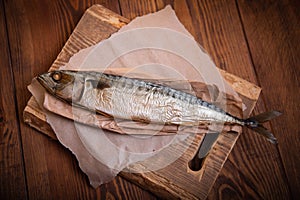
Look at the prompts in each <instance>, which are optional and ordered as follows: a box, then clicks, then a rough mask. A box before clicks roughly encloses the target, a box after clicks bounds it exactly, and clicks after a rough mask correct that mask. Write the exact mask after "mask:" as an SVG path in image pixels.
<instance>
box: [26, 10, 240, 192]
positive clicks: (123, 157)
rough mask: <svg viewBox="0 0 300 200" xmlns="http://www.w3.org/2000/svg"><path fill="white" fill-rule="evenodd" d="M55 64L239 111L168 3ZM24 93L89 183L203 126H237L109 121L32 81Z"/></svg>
mask: <svg viewBox="0 0 300 200" xmlns="http://www.w3.org/2000/svg"><path fill="white" fill-rule="evenodd" d="M183 41H186V43H185V42H183ZM195 66H196V67H195ZM61 69H72V70H85V71H86V70H93V71H99V72H103V71H104V72H106V73H111V74H117V75H125V76H128V77H133V78H140V79H143V80H145V79H147V80H152V82H158V83H162V84H165V85H168V86H171V87H173V88H175V89H180V90H184V91H186V92H189V93H193V94H196V95H197V96H199V97H201V98H203V99H204V100H207V101H212V102H214V103H216V104H218V105H219V106H220V107H222V108H223V109H225V110H227V111H229V112H230V113H232V114H234V115H237V116H238V115H240V111H241V100H240V99H239V97H238V96H237V94H236V93H235V92H234V91H233V90H232V89H231V88H230V86H229V85H228V84H227V83H226V82H225V81H224V80H223V78H222V77H221V75H220V74H219V72H218V70H217V69H216V68H215V65H214V64H213V62H212V61H211V59H210V58H209V56H208V55H207V54H206V53H205V52H203V50H202V49H201V48H200V47H199V46H198V44H197V43H196V42H195V41H194V39H193V38H192V36H191V35H190V34H189V33H188V31H187V30H186V29H185V28H184V27H183V25H182V24H181V23H180V22H179V21H178V19H177V17H176V15H175V12H174V11H173V10H172V8H171V7H170V6H167V7H166V8H165V9H163V10H161V11H159V12H157V13H154V14H149V15H146V16H143V17H138V18H136V19H134V20H133V21H132V22H131V23H129V24H128V25H127V26H124V27H122V28H121V29H120V31H119V32H118V33H116V34H113V35H112V36H111V37H110V38H109V39H108V40H105V41H102V42H100V43H99V44H97V45H94V46H91V47H89V48H87V49H83V50H81V51H80V52H78V53H77V54H75V55H74V56H73V57H72V58H71V59H70V61H69V63H68V64H67V65H66V66H64V67H62V68H61ZM29 90H30V92H31V93H32V94H33V96H34V97H35V98H36V99H37V101H38V103H39V105H40V106H41V107H43V108H46V109H45V113H46V117H47V122H48V123H49V124H50V125H51V127H52V128H53V130H54V132H55V133H56V135H57V138H58V139H59V141H60V142H61V143H62V144H63V145H64V146H65V147H67V148H69V149H70V150H71V151H72V152H73V153H74V154H75V156H76V158H77V159H78V161H79V165H80V167H81V169H82V170H83V171H84V172H85V173H86V174H87V175H88V177H89V180H90V183H91V185H92V186H93V187H97V186H99V185H100V184H102V183H105V182H108V181H110V180H111V179H112V178H113V177H114V176H116V175H117V173H118V172H120V171H121V170H123V169H124V168H125V167H127V166H129V165H130V164H132V163H135V162H138V161H143V160H145V159H147V158H149V157H151V156H154V155H155V156H157V155H159V153H160V151H161V150H163V149H165V148H168V146H170V145H174V144H175V145H176V144H181V143H182V142H183V143H184V141H185V140H186V139H187V137H192V136H193V135H194V134H201V133H204V132H206V131H207V130H208V129H213V130H215V129H217V130H219V131H222V130H234V131H240V127H239V126H222V127H213V126H207V125H203V126H199V127H184V126H170V125H169V126H163V125H155V124H149V125H145V124H142V123H137V122H132V121H127V120H120V119H110V118H106V117H105V116H101V115H96V114H95V113H92V112H89V111H84V110H82V109H79V108H76V107H72V106H70V105H66V104H65V103H62V102H60V101H59V100H57V99H55V98H54V97H52V96H51V95H49V94H47V93H45V91H44V89H43V88H42V87H41V86H40V85H39V84H38V83H37V82H36V81H35V80H34V81H33V82H32V84H31V85H30V86H29ZM50 111H51V112H50ZM70 119H72V120H70ZM73 120H75V121H78V122H80V123H76V122H74V121H73ZM88 125H91V126H88ZM97 127H98V128H97ZM99 128H101V129H99ZM111 131H113V132H111ZM116 133H121V134H116ZM153 135H155V136H153ZM185 145H186V148H188V144H185ZM182 153H183V152H182ZM180 155H181V154H180V153H179V154H178V153H177V154H176V155H175V154H174V157H173V158H168V161H167V162H166V163H164V162H162V164H161V166H160V167H164V166H166V165H168V164H171V162H172V161H175V160H176V159H177V158H178V157H180ZM147 170H155V169H147Z"/></svg>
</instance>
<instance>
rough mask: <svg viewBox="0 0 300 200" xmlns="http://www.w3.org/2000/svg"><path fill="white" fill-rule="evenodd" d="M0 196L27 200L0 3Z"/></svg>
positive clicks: (2, 7)
mask: <svg viewBox="0 0 300 200" xmlns="http://www.w3.org/2000/svg"><path fill="white" fill-rule="evenodd" d="M0 55H1V59H0V86H1V87H0V152H1V154H0V198H1V199H27V191H26V180H25V171H24V163H23V157H22V144H21V140H20V137H21V136H20V131H19V124H18V121H17V119H16V116H17V110H16V109H17V108H16V101H15V93H14V81H13V76H12V71H11V60H10V50H9V45H8V38H7V30H6V22H5V12H4V6H3V2H2V1H1V2H0Z"/></svg>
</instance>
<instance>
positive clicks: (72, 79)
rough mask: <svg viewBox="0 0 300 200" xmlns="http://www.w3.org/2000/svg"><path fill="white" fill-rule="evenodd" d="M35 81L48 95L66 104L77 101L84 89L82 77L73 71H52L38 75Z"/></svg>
mask: <svg viewBox="0 0 300 200" xmlns="http://www.w3.org/2000/svg"><path fill="white" fill-rule="evenodd" d="M37 80H38V81H39V82H40V84H41V85H42V86H43V87H44V88H45V89H46V90H47V91H48V92H49V93H50V94H52V95H54V96H56V97H58V98H60V99H63V100H65V101H67V102H73V101H77V100H78V99H79V98H80V96H81V93H82V91H83V88H84V77H81V76H78V75H77V73H76V72H75V71H52V72H48V73H45V74H41V75H39V76H38V77H37Z"/></svg>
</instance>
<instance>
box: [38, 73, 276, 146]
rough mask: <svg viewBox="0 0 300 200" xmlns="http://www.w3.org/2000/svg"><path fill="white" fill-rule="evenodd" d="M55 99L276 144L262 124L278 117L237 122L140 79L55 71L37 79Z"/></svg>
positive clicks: (269, 115) (99, 110)
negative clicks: (243, 133)
mask: <svg viewBox="0 0 300 200" xmlns="http://www.w3.org/2000/svg"><path fill="white" fill-rule="evenodd" d="M37 80H38V81H39V82H40V83H41V84H42V85H43V86H44V87H45V88H46V90H47V91H48V92H49V93H50V94H52V95H54V96H55V97H57V98H59V99H61V100H63V101H65V102H67V103H69V104H72V105H75V106H79V107H82V108H85V109H88V110H93V111H96V112H97V113H99V114H102V115H105V116H109V117H115V118H121V119H129V120H133V121H139V122H144V123H150V122H151V123H152V122H153V123H164V124H177V125H186V126H196V125H198V124H199V123H201V122H207V123H211V122H214V123H230V124H238V125H241V126H246V127H248V128H251V129H253V130H254V131H256V132H258V133H259V134H261V135H263V136H265V137H266V138H267V139H268V140H269V141H271V142H272V143H276V142H277V140H276V138H275V137H274V136H273V134H272V133H271V132H269V131H268V130H267V129H266V128H265V127H263V126H262V124H261V123H263V122H266V121H269V120H271V119H272V118H274V117H276V116H279V115H280V114H281V113H280V112H278V111H271V112H266V113H263V114H260V115H257V116H254V117H250V118H248V119H240V118H237V117H235V116H233V115H231V114H229V113H227V112H225V111H224V110H222V109H221V108H219V107H217V106H215V105H214V104H212V103H209V102H206V101H203V100H201V99H199V98H197V97H196V96H194V95H192V94H188V93H185V92H182V91H179V90H175V89H173V88H170V87H167V86H163V85H159V84H155V83H151V82H145V81H142V80H138V79H132V78H127V77H124V76H115V75H110V74H105V73H99V72H91V71H86V72H83V71H79V72H78V71H67V70H65V71H64V70H61V71H52V72H48V73H45V74H42V75H39V76H38V77H37Z"/></svg>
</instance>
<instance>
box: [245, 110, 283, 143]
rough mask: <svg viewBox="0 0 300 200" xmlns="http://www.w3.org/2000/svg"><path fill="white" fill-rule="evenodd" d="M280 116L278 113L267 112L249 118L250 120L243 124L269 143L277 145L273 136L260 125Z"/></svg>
mask: <svg viewBox="0 0 300 200" xmlns="http://www.w3.org/2000/svg"><path fill="white" fill-rule="evenodd" d="M281 114H282V113H281V112H278V111H269V112H265V113H261V114H259V115H256V116H253V117H250V118H248V119H246V120H245V121H244V122H245V125H246V126H247V127H248V128H250V129H252V130H254V131H255V132H257V133H259V134H261V135H263V136H264V137H266V138H267V140H269V141H270V142H271V143H273V144H277V139H276V138H275V136H274V135H273V134H272V133H271V132H270V131H269V130H268V129H267V128H265V127H264V126H263V125H262V123H264V122H267V121H270V120H271V119H273V118H275V117H278V116H279V115H281Z"/></svg>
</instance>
